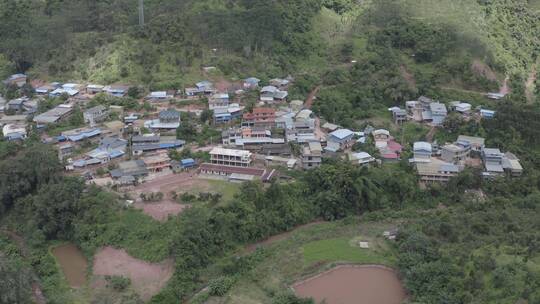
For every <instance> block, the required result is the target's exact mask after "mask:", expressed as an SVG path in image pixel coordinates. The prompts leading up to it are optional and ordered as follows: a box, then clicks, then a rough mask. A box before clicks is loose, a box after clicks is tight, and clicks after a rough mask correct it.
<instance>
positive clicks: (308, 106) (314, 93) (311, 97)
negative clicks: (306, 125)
mask: <svg viewBox="0 0 540 304" xmlns="http://www.w3.org/2000/svg"><path fill="white" fill-rule="evenodd" d="M320 89H321V85H318V86H316V87H315V88H314V89H313V90H311V92H310V93H309V95H308V97H307V98H306V102H305V103H304V108H306V109H311V106H313V101H314V100H315V97H316V96H317V93H318V92H319V90H320Z"/></svg>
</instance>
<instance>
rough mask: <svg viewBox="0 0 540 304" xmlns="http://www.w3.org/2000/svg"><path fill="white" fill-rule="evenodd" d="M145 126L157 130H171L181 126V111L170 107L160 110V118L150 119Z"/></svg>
mask: <svg viewBox="0 0 540 304" xmlns="http://www.w3.org/2000/svg"><path fill="white" fill-rule="evenodd" d="M144 126H145V127H147V128H149V129H152V130H157V131H171V130H176V129H178V127H180V112H178V111H176V110H173V109H170V110H165V111H161V112H159V118H158V119H154V120H149V121H146V122H145V123H144Z"/></svg>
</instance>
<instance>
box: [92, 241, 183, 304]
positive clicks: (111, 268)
mask: <svg viewBox="0 0 540 304" xmlns="http://www.w3.org/2000/svg"><path fill="white" fill-rule="evenodd" d="M93 269H94V275H100V276H105V275H111V276H123V277H127V278H129V279H131V284H132V287H133V289H134V290H135V291H136V292H137V294H138V295H139V296H140V297H141V299H143V300H144V301H147V300H149V299H150V298H151V297H152V296H153V295H155V294H157V293H158V292H159V291H160V290H161V289H162V288H163V287H164V286H165V284H167V282H168V281H169V279H170V278H171V277H172V275H173V271H174V263H173V261H172V260H170V259H168V260H165V261H163V262H161V263H148V262H144V261H141V260H138V259H135V258H133V257H131V256H130V255H129V254H127V252H126V251H125V250H123V249H115V248H112V247H105V248H102V249H101V250H99V251H98V252H97V253H96V255H95V256H94V268H93Z"/></svg>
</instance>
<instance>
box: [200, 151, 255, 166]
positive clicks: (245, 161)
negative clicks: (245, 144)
mask: <svg viewBox="0 0 540 304" xmlns="http://www.w3.org/2000/svg"><path fill="white" fill-rule="evenodd" d="M251 162H252V154H251V152H249V151H245V150H233V149H224V148H220V147H216V148H214V149H212V151H210V163H212V164H214V165H222V166H234V167H249V166H250V165H251Z"/></svg>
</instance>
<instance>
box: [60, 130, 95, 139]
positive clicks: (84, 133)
mask: <svg viewBox="0 0 540 304" xmlns="http://www.w3.org/2000/svg"><path fill="white" fill-rule="evenodd" d="M99 134H101V130H100V129H93V130H88V131H82V132H81V133H79V134H75V135H68V136H67V138H68V139H69V140H71V141H81V140H83V139H86V138H90V137H94V136H97V135H99Z"/></svg>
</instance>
